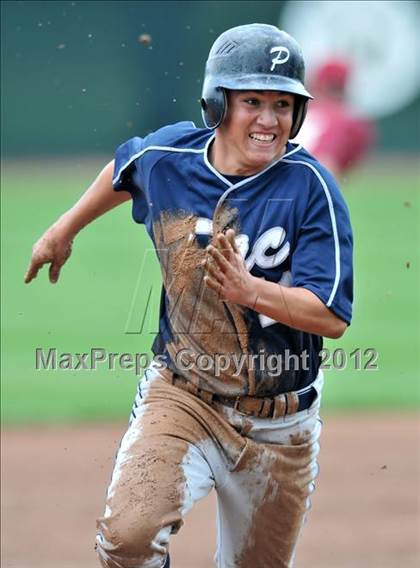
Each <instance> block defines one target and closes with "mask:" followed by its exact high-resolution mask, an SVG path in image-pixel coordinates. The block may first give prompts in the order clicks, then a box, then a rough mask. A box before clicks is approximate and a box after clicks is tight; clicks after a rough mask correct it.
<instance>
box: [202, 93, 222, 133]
mask: <svg viewBox="0 0 420 568" xmlns="http://www.w3.org/2000/svg"><path fill="white" fill-rule="evenodd" d="M200 104H201V115H202V117H203V121H204V124H205V125H206V126H207V128H211V129H214V128H217V127H218V126H220V125H221V124H222V122H223V119H224V118H225V116H226V112H227V95H226V91H225V89H223V88H221V87H210V86H207V88H206V86H205V87H204V89H203V96H202V98H201V101H200Z"/></svg>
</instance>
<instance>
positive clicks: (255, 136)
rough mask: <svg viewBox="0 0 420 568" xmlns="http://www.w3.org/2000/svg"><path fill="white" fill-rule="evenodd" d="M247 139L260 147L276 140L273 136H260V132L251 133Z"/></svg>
mask: <svg viewBox="0 0 420 568" xmlns="http://www.w3.org/2000/svg"><path fill="white" fill-rule="evenodd" d="M249 137H250V138H251V140H255V142H257V143H258V144H261V145H268V144H271V143H272V142H273V141H274V139H275V138H277V137H276V135H275V134H262V133H261V132H251V134H250V135H249Z"/></svg>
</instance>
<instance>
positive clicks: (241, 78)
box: [201, 24, 313, 138]
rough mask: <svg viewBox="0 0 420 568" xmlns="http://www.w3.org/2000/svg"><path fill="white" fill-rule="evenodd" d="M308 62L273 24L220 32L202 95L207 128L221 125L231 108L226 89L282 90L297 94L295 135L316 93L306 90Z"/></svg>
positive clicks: (294, 41)
mask: <svg viewBox="0 0 420 568" xmlns="http://www.w3.org/2000/svg"><path fill="white" fill-rule="evenodd" d="M304 80H305V62H304V60H303V55H302V50H301V48H300V46H299V44H298V43H297V41H296V40H295V39H293V38H292V36H290V35H289V34H288V33H286V32H283V31H281V30H279V29H278V28H276V27H275V26H271V25H268V24H248V25H244V26H237V27H235V28H231V29H230V30H227V31H225V32H224V33H222V35H221V36H219V37H218V38H217V39H216V41H215V42H214V44H213V47H212V48H211V50H210V54H209V57H208V59H207V63H206V70H205V75H204V84H203V93H202V98H201V108H202V115H203V120H204V123H205V125H206V126H207V127H208V128H217V127H218V126H220V124H221V123H222V122H223V119H224V117H225V116H226V111H227V97H226V89H228V90H229V89H231V90H237V91H282V92H284V93H290V94H293V95H295V105H294V112H293V124H292V128H291V132H290V138H294V137H295V136H296V135H297V134H298V132H299V130H300V127H301V126H302V124H303V121H304V119H305V116H306V110H307V104H308V100H309V99H312V98H313V97H312V95H311V94H310V93H309V92H308V91H307V90H306V89H305V86H304Z"/></svg>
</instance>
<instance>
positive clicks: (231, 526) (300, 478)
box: [217, 422, 320, 568]
mask: <svg viewBox="0 0 420 568" xmlns="http://www.w3.org/2000/svg"><path fill="white" fill-rule="evenodd" d="M319 432H320V424H319V422H317V424H316V426H315V429H314V431H312V432H308V434H307V437H305V438H299V437H296V438H294V439H293V442H292V443H285V444H267V443H259V442H255V441H253V440H248V441H247V445H246V447H245V449H244V450H243V452H242V455H241V457H240V459H239V461H238V462H237V464H236V466H235V468H234V470H233V471H231V472H230V473H229V474H228V476H227V478H226V482H225V484H224V485H223V486H222V487H219V488H218V489H217V492H218V541H219V542H218V553H217V556H218V566H219V567H220V568H230V567H231V566H235V568H236V567H240V568H255V567H257V566H261V567H262V566H264V568H288V567H289V566H291V565H292V564H291V563H292V558H293V554H294V550H295V546H296V542H297V539H298V537H299V534H300V532H301V529H302V525H303V523H304V519H305V514H306V512H307V510H308V507H309V496H310V494H311V492H312V491H313V487H314V479H315V477H316V475H317V471H318V467H317V459H316V458H317V454H318V451H319V444H318V438H319Z"/></svg>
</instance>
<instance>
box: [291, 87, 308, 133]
mask: <svg viewBox="0 0 420 568" xmlns="http://www.w3.org/2000/svg"><path fill="white" fill-rule="evenodd" d="M307 112H308V99H306V98H304V97H299V96H295V108H294V110H293V124H292V128H291V130H290V136H289V139H292V138H295V137H296V136H297V135H298V134H299V130H300V129H301V128H302V124H303V121H304V120H305V117H306V113H307Z"/></svg>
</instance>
